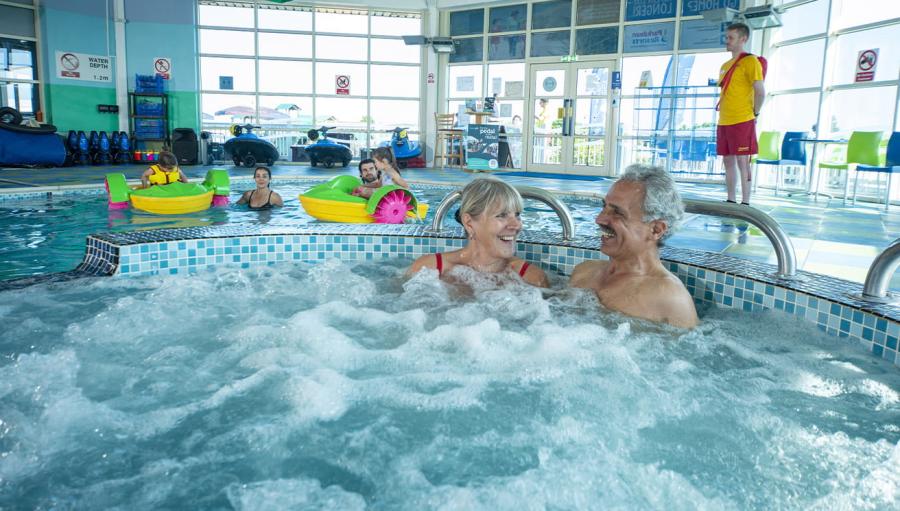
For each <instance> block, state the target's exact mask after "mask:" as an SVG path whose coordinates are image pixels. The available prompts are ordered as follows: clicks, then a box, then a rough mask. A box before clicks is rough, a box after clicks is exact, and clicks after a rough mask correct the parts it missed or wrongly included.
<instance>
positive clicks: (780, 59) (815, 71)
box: [766, 39, 825, 91]
mask: <svg viewBox="0 0 900 511" xmlns="http://www.w3.org/2000/svg"><path fill="white" fill-rule="evenodd" d="M824 50H825V39H816V40H813V41H808V42H805V43H800V44H791V45H788V46H781V47H779V48H775V49H774V50H773V51H772V53H771V55H770V57H769V72H768V75H767V77H766V78H767V80H766V81H767V82H768V83H767V85H768V86H769V88H770V89H771V90H772V91H780V90H789V89H805V88H809V87H818V86H819V85H820V83H821V82H822V65H823V64H824V63H823V61H822V52H823V51H824Z"/></svg>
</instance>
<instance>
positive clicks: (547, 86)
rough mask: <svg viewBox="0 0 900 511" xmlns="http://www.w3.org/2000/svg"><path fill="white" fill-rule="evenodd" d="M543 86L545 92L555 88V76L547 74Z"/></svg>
mask: <svg viewBox="0 0 900 511" xmlns="http://www.w3.org/2000/svg"><path fill="white" fill-rule="evenodd" d="M543 87H544V90H545V91H547V92H553V91H555V90H556V78H553V77H552V76H548V77H547V78H544V83H543Z"/></svg>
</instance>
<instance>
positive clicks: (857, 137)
mask: <svg viewBox="0 0 900 511" xmlns="http://www.w3.org/2000/svg"><path fill="white" fill-rule="evenodd" d="M883 135H884V132H882V131H854V132H853V133H852V134H851V135H850V141H849V142H847V158H846V161H843V162H821V163H819V169H830V170H843V171H845V173H844V204H847V195H849V192H850V189H849V186H850V176H849V175H848V174H849V173H850V169H851V168H852V169H855V168H856V166H857V165H860V164H862V165H871V166H875V167H877V166H879V165H880V164H881V157H880V151H879V146H880V145H881V137H882V136H883ZM821 183H822V179H821V176H820V177H819V179H818V181H817V182H816V194H817V195H818V193H819V186H820V184H821Z"/></svg>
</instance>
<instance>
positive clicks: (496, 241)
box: [406, 178, 549, 287]
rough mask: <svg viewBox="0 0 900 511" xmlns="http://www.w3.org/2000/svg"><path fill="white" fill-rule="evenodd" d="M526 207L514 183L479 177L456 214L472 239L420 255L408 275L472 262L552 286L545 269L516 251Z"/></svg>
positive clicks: (490, 270)
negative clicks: (454, 247)
mask: <svg viewBox="0 0 900 511" xmlns="http://www.w3.org/2000/svg"><path fill="white" fill-rule="evenodd" d="M522 207H523V206H522V196H521V195H519V192H518V191H516V189H515V188H513V187H512V186H510V185H508V184H506V183H504V182H503V181H500V180H499V179H495V178H480V179H475V180H474V181H472V182H471V183H469V184H468V185H466V187H465V188H463V191H462V199H461V201H460V206H459V212H458V213H457V218H456V219H457V221H459V223H461V224H462V225H463V228H465V230H466V234H467V235H468V239H469V242H468V243H467V244H466V246H465V247H463V248H461V249H459V250H454V251H453V252H446V253H443V254H441V253H437V254H429V255H424V256H422V257H420V258H418V259H416V262H414V263H413V264H412V266H410V267H409V269H408V270H407V272H406V273H407V275H413V274H415V273H417V272H418V271H419V270H421V269H422V268H430V269H433V270H437V271H438V275H439V276H444V275H445V274H447V272H449V271H450V270H452V269H453V268H454V267H456V266H468V267H469V268H472V269H473V270H476V271H479V272H482V273H516V274H518V275H519V276H520V277H522V279H523V280H524V281H525V282H527V283H529V284H531V285H533V286H539V287H548V286H549V282H548V281H547V275H546V274H544V271H543V270H541V269H540V268H539V267H537V266H533V265H530V264H528V263H526V262H525V261H523V260H522V259H520V258H518V257H516V255H515V253H516V236H518V234H519V231H521V230H522V220H521V218H520V215H521V213H522Z"/></svg>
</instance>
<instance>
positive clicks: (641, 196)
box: [569, 165, 698, 328]
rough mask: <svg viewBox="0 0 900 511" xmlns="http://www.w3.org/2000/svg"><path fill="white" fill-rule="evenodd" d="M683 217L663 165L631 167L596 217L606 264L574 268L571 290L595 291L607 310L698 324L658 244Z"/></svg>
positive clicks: (691, 304) (690, 325) (590, 263)
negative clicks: (662, 256)
mask: <svg viewBox="0 0 900 511" xmlns="http://www.w3.org/2000/svg"><path fill="white" fill-rule="evenodd" d="M683 214H684V206H683V205H682V204H681V197H680V196H679V195H678V190H676V189H675V182H674V181H673V180H672V178H671V177H670V176H669V174H668V173H666V171H665V170H663V169H662V168H660V167H651V166H647V165H631V166H629V167H628V168H626V169H625V173H624V174H622V175H621V176H620V177H619V180H618V181H616V182H615V184H613V186H612V188H610V189H609V192H608V193H607V194H606V200H605V204H604V205H603V209H602V210H601V211H600V214H599V215H597V219H596V222H597V225H599V226H600V251H601V252H603V253H604V254H606V255H607V256H608V257H609V260H608V261H585V262H583V263H581V264H579V265H578V266H576V267H575V270H574V271H573V272H572V278H571V280H570V281H569V285H570V286H571V287H581V288H587V289H592V290H594V292H595V293H597V297H598V298H599V299H600V303H602V304H603V305H604V306H605V307H607V308H609V309H612V310H615V311H618V312H621V313H622V314H626V315H628V316H634V317H637V318H642V319H648V320H650V321H655V322H658V323H668V324H670V325H674V326H677V327H681V328H693V327H694V326H696V325H697V322H698V320H697V310H696V309H695V308H694V300H693V299H692V298H691V295H690V294H689V293H688V292H687V289H685V287H684V284H682V283H681V281H680V280H678V278H677V277H675V275H673V274H671V273H670V272H669V271H668V270H666V268H665V267H664V266H663V265H662V262H661V261H660V260H659V246H660V245H661V244H662V242H663V240H665V239H666V238H667V237H669V235H670V234H671V233H672V231H673V230H674V228H675V227H676V226H677V225H678V222H679V221H680V220H681V217H682V215H683Z"/></svg>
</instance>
